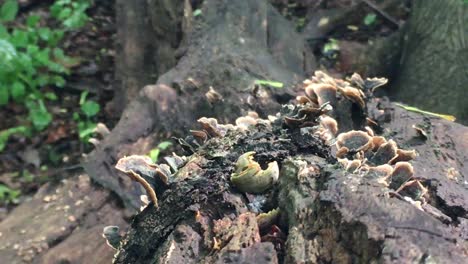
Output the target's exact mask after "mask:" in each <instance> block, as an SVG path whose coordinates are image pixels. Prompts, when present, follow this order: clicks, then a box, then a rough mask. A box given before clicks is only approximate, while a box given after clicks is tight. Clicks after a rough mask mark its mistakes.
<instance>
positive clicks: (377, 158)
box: [369, 139, 397, 165]
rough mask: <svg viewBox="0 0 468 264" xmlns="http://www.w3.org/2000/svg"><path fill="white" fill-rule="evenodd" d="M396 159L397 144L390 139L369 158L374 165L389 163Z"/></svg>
mask: <svg viewBox="0 0 468 264" xmlns="http://www.w3.org/2000/svg"><path fill="white" fill-rule="evenodd" d="M396 157H397V144H396V143H395V141H393V140H392V139H390V140H389V141H388V142H387V143H383V144H382V145H380V147H379V148H378V149H377V151H376V152H375V154H374V155H373V156H372V157H371V158H370V160H369V161H370V162H371V163H373V164H375V165H381V164H385V163H390V161H391V160H392V159H394V158H396Z"/></svg>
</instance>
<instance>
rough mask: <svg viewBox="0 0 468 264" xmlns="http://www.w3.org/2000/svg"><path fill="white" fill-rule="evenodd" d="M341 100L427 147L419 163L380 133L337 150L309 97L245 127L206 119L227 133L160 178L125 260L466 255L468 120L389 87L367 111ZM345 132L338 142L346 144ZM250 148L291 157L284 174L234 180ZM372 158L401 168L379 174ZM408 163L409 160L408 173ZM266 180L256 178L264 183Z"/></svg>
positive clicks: (403, 139)
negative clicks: (431, 111) (416, 105)
mask: <svg viewBox="0 0 468 264" xmlns="http://www.w3.org/2000/svg"><path fill="white" fill-rule="evenodd" d="M337 83H338V82H337ZM343 95H345V93H344V92H343V93H342V94H341V96H343ZM319 97H320V96H319ZM328 98H329V97H328ZM354 99H355V98H354ZM337 100H338V102H337V103H336V105H335V108H340V107H343V105H347V107H348V111H349V112H354V113H355V115H353V116H355V117H358V118H355V119H354V120H353V121H354V125H355V126H357V127H359V126H361V125H362V122H361V121H362V120H365V119H366V116H369V117H371V118H372V120H376V121H378V123H379V124H380V125H382V126H375V130H376V131H380V132H382V135H385V137H391V138H393V139H394V140H396V141H398V143H399V145H400V146H401V145H403V146H404V147H405V148H414V149H416V151H417V153H419V155H421V156H420V157H416V159H415V160H414V161H412V163H413V164H414V166H411V165H408V163H407V162H397V161H398V160H400V161H402V160H409V159H408V157H405V155H410V154H408V153H409V152H406V151H404V150H398V151H396V150H395V149H396V147H395V149H394V152H395V151H396V152H395V153H406V154H404V155H403V154H401V156H397V157H398V158H396V157H393V155H395V153H393V154H389V155H390V156H388V157H385V155H386V154H385V155H383V153H388V152H389V150H388V146H390V145H395V146H396V144H395V143H390V142H392V141H388V144H387V145H385V144H384V145H382V144H381V145H380V147H378V150H376V149H377V146H376V145H374V143H372V144H371V145H370V147H369V145H368V147H367V150H365V151H363V152H362V153H361V154H357V153H360V152H361V151H357V152H353V151H352V150H351V149H350V151H349V152H348V154H347V155H346V158H349V159H350V160H345V159H344V158H343V156H342V154H338V153H339V152H341V150H339V149H338V151H336V150H335V151H332V148H330V147H329V146H327V145H326V144H325V143H324V140H323V138H321V137H323V135H325V134H324V133H325V132H324V130H323V129H325V130H326V129H330V128H329V127H328V126H327V125H325V124H326V123H322V121H318V120H323V119H321V117H319V116H318V115H320V114H321V113H320V112H318V114H317V112H316V111H315V112H313V114H310V115H312V116H313V115H315V116H313V118H311V116H307V115H308V114H306V116H305V117H301V116H300V113H305V112H307V113H311V112H308V110H304V109H305V108H307V107H308V106H307V105H306V106H304V105H302V106H301V105H296V106H292V105H290V106H285V107H284V108H283V110H282V111H281V113H282V114H281V115H278V116H277V119H276V121H272V122H270V121H267V120H257V121H256V122H254V125H251V126H248V128H247V129H246V128H245V127H243V125H242V121H241V120H238V121H237V122H236V123H237V128H235V127H234V128H232V127H231V128H229V129H232V130H231V132H227V133H226V134H225V135H224V136H220V134H216V133H215V134H212V132H209V131H210V130H206V131H207V134H211V136H214V135H218V136H215V137H214V138H212V139H210V140H208V141H207V142H206V143H205V144H203V145H202V146H201V147H200V148H199V150H198V151H197V152H196V153H195V154H194V155H192V156H190V157H188V158H187V163H186V165H185V166H183V167H181V168H179V169H178V171H175V172H174V174H172V175H170V176H168V177H169V180H168V181H169V185H168V186H166V187H165V188H162V189H161V186H157V185H156V186H155V189H156V192H157V195H158V196H159V197H160V198H159V200H160V201H159V207H155V206H154V205H155V204H150V205H148V206H147V207H146V209H145V210H144V211H143V212H141V213H140V214H139V215H137V216H136V217H135V219H134V221H133V223H132V226H131V228H130V230H129V231H128V233H127V235H126V236H125V238H124V240H123V242H122V243H121V244H120V248H119V252H118V254H117V256H116V259H115V263H163V262H164V263H226V262H232V263H249V262H257V263H283V262H286V263H370V262H386V263H390V262H396V263H408V262H417V263H429V262H436V263H438V262H448V263H460V262H463V261H464V259H466V257H467V255H468V243H467V241H466V240H467V238H468V237H467V235H466V228H467V223H468V222H467V218H466V217H467V209H468V207H467V204H466V201H467V199H466V198H467V195H468V192H467V190H466V181H463V180H462V178H461V177H462V175H466V173H467V169H466V168H465V167H464V164H463V163H464V161H465V160H466V157H467V152H466V151H465V150H464V147H463V144H466V142H465V141H466V137H467V136H468V129H466V128H465V127H463V126H461V125H457V124H454V123H449V122H446V121H443V120H439V119H431V118H427V117H423V116H420V115H418V114H416V113H410V112H407V111H405V110H403V109H401V108H399V107H397V106H395V105H393V104H391V103H389V102H388V101H385V100H382V99H371V100H370V101H369V102H368V108H367V114H365V113H362V112H361V110H359V109H360V108H359V107H358V106H357V104H356V101H355V100H352V101H353V103H351V104H349V101H347V100H346V99H344V98H342V97H340V96H339V97H337ZM319 101H320V98H319ZM301 109H302V110H301ZM345 112H346V111H343V113H345ZM360 112H361V113H360ZM340 113H342V112H340V111H337V110H334V111H333V112H332V115H335V116H336V118H337V119H339V116H337V115H340ZM298 117H301V118H298ZM322 117H323V116H322ZM297 120H300V121H297ZM309 121H310V122H309ZM202 122H203V121H202ZM291 122H292V123H291ZM297 122H299V123H300V124H299V125H298V123H297ZM308 122H309V123H308ZM251 124H252V123H251ZM374 125H375V124H374ZM411 125H417V128H418V129H414V128H412V127H411ZM298 126H299V127H298ZM204 127H205V129H206V126H204ZM214 127H215V128H216V127H217V126H214ZM228 127H229V126H228ZM327 127H328V128H327ZM441 127H445V128H449V129H441ZM218 129H219V131H224V129H225V127H223V126H219V128H218ZM229 129H228V130H229ZM342 129H344V130H346V128H342ZM361 129H363V130H364V127H361ZM331 130H333V129H331ZM367 131H368V133H370V135H373V133H372V132H370V131H369V129H367ZM352 133H357V134H362V133H364V132H352ZM364 134H365V133H364ZM341 135H343V134H341ZM341 135H340V136H338V137H337V140H338V141H337V145H338V146H339V145H340V144H343V146H346V144H347V143H343V142H341V141H343V139H344V138H345V136H341ZM366 137H369V138H370V137H371V136H366ZM374 138H375V139H377V138H379V140H380V138H381V137H380V136H375V137H374ZM369 140H370V141H369V142H374V139H369ZM332 141H333V140H332ZM345 141H346V140H345ZM447 141H451V142H453V144H452V145H448V144H446V142H447ZM353 142H354V143H353V144H358V145H353V144H350V145H349V146H354V147H356V148H357V147H359V146H361V145H362V147H359V149H364V147H363V146H364V145H365V144H367V143H356V141H353ZM366 142H367V141H366ZM375 142H377V141H375ZM359 144H360V145H359ZM369 144H370V143H369ZM372 148H375V149H374V150H372ZM434 149H438V152H435V153H434ZM249 151H255V152H256V155H255V161H258V162H259V163H260V164H261V165H262V168H265V167H266V166H264V165H265V164H266V163H268V162H272V161H274V162H277V163H279V164H280V168H281V171H280V172H279V180H278V184H277V185H272V186H270V187H272V188H271V189H270V190H268V191H266V192H263V191H260V192H259V193H260V194H257V195H251V194H246V193H245V191H242V190H243V188H246V187H245V186H244V187H243V186H242V185H237V184H236V183H235V182H234V181H233V180H232V178H233V177H235V175H236V173H240V174H243V175H246V174H248V173H249V168H252V166H251V165H248V166H247V167H246V168H247V169H246V170H245V171H239V164H240V163H242V162H241V160H245V158H244V159H243V158H242V155H243V154H245V153H249ZM398 155H400V154H398ZM411 155H412V157H415V156H414V155H413V154H411ZM337 156H338V157H337ZM377 156H378V157H377ZM365 157H366V158H365ZM392 157H393V158H392ZM335 158H338V161H339V163H337V162H336V160H335ZM352 159H354V160H353V161H352V162H351V160H352ZM359 159H360V161H359V163H358V165H356V164H355V161H356V160H359ZM137 160H138V159H137V157H130V158H126V159H125V160H123V161H121V163H119V164H120V165H118V166H119V167H121V168H123V167H125V170H127V172H130V171H133V172H132V173H140V174H143V176H146V178H147V179H148V178H151V176H150V174H151V173H149V172H150V171H151V168H154V167H155V166H156V167H158V166H157V165H150V164H142V163H141V162H136V161H137ZM255 161H253V160H249V162H248V163H249V164H251V163H253V162H255ZM361 161H362V162H363V163H361ZM387 161H388V162H387ZM244 162H245V161H244ZM340 163H341V164H344V166H343V167H342V166H340V165H339V164H340ZM395 163H396V164H395ZM383 164H385V165H383ZM388 164H395V165H394V166H393V168H392V166H390V165H388ZM159 166H162V165H159ZM373 166H379V168H382V167H381V166H383V167H387V168H388V167H390V169H391V170H393V172H391V174H388V173H387V174H386V175H380V176H379V177H380V178H379V177H377V178H374V177H375V175H373V174H371V173H370V171H373ZM404 166H408V168H411V169H410V170H409V172H405V173H410V174H409V175H406V174H405V173H403V174H404V175H406V176H404V177H405V178H404V180H403V181H401V178H400V177H402V171H405V170H404V169H402V167H404ZM253 167H255V166H253ZM413 167H414V169H415V171H414V175H413V171H412V168H413ZM374 168H375V167H374ZM148 173H149V174H148ZM271 173H273V172H271ZM145 174H146V175H145ZM255 175H256V174H255ZM376 180H377V181H376ZM382 180H384V181H382ZM258 181H260V180H256V181H253V182H252V184H253V185H254V186H257V183H258ZM400 185H401V186H400ZM252 188H257V187H252ZM258 188H260V187H258ZM418 188H419V189H418ZM248 190H249V192H255V193H256V191H255V189H248ZM175 212H177V213H175Z"/></svg>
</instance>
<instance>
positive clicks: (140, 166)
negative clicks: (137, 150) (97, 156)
mask: <svg viewBox="0 0 468 264" xmlns="http://www.w3.org/2000/svg"><path fill="white" fill-rule="evenodd" d="M164 159H165V160H166V162H167V163H168V164H169V165H167V164H159V165H158V164H154V163H153V162H152V160H151V158H150V157H148V156H140V155H132V156H129V157H124V158H121V159H120V160H119V161H118V162H117V165H115V168H116V169H117V170H119V171H121V172H123V173H125V174H126V175H127V176H129V177H130V178H131V179H132V180H134V181H136V182H138V183H139V184H140V185H141V186H142V187H143V188H144V189H145V191H146V193H147V195H148V197H149V198H150V199H151V201H152V202H153V204H154V206H155V207H158V198H157V196H156V192H155V188H156V187H158V186H159V187H163V188H167V186H168V185H169V182H170V178H169V177H170V176H171V175H172V174H173V173H172V172H174V173H175V172H177V170H178V169H179V168H180V167H181V166H182V165H183V164H184V163H185V159H184V158H182V157H179V156H177V155H175V154H173V156H172V157H165V158H164Z"/></svg>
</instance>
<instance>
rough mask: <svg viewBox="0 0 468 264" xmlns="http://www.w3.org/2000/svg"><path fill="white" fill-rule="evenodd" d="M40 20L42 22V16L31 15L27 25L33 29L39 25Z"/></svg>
mask: <svg viewBox="0 0 468 264" xmlns="http://www.w3.org/2000/svg"><path fill="white" fill-rule="evenodd" d="M39 20H41V17H40V16H37V15H30V16H28V18H27V19H26V25H28V27H31V28H33V27H35V26H36V25H37V23H39Z"/></svg>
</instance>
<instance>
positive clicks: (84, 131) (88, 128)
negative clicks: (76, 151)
mask: <svg viewBox="0 0 468 264" xmlns="http://www.w3.org/2000/svg"><path fill="white" fill-rule="evenodd" d="M95 128H96V124H94V123H91V122H79V123H78V130H79V131H80V132H79V137H80V139H81V140H83V141H87V140H88V137H89V136H90V135H92V134H93V133H94V129H95Z"/></svg>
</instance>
